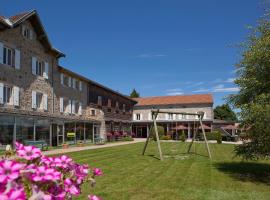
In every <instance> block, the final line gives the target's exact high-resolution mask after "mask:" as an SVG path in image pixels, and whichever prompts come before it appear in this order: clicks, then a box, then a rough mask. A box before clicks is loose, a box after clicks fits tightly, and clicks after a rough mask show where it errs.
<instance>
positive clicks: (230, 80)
mask: <svg viewBox="0 0 270 200" xmlns="http://www.w3.org/2000/svg"><path fill="white" fill-rule="evenodd" d="M234 80H235V78H228V79H227V80H225V82H226V83H233V82H234Z"/></svg>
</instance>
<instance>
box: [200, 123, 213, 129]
mask: <svg viewBox="0 0 270 200" xmlns="http://www.w3.org/2000/svg"><path fill="white" fill-rule="evenodd" d="M203 128H204V129H211V127H210V126H207V125H205V124H203ZM199 129H202V126H199Z"/></svg>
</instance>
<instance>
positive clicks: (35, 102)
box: [32, 91, 37, 108]
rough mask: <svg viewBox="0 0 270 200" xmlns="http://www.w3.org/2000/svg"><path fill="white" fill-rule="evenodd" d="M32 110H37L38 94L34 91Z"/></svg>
mask: <svg viewBox="0 0 270 200" xmlns="http://www.w3.org/2000/svg"><path fill="white" fill-rule="evenodd" d="M32 108H37V93H36V91H32Z"/></svg>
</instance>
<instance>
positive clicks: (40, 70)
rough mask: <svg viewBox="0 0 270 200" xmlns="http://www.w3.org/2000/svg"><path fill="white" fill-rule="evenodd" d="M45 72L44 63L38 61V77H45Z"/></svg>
mask: <svg viewBox="0 0 270 200" xmlns="http://www.w3.org/2000/svg"><path fill="white" fill-rule="evenodd" d="M43 72H44V62H42V61H39V60H37V61H36V75H39V76H43Z"/></svg>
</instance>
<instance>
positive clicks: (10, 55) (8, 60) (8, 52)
mask: <svg viewBox="0 0 270 200" xmlns="http://www.w3.org/2000/svg"><path fill="white" fill-rule="evenodd" d="M3 53H4V55H3V63H4V64H6V65H9V66H11V67H15V50H14V49H11V48H8V47H4V52H3Z"/></svg>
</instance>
